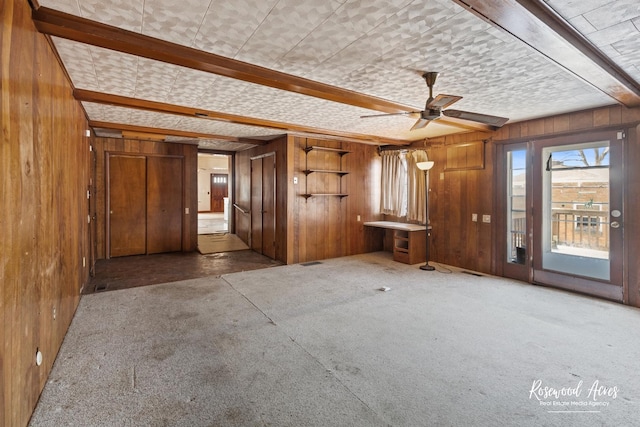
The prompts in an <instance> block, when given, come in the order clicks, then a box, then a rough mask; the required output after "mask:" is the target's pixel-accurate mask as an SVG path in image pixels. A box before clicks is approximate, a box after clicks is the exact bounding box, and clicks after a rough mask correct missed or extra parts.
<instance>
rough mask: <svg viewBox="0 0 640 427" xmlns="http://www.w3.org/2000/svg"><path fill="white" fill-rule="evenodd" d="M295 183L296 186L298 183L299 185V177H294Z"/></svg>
mask: <svg viewBox="0 0 640 427" xmlns="http://www.w3.org/2000/svg"><path fill="white" fill-rule="evenodd" d="M293 183H294V184H297V183H298V177H297V176H294V177H293Z"/></svg>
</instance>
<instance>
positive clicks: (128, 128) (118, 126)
mask: <svg viewBox="0 0 640 427" xmlns="http://www.w3.org/2000/svg"><path fill="white" fill-rule="evenodd" d="M89 126H90V127H92V128H98V129H111V130H119V131H122V132H138V133H148V134H153V135H164V136H176V137H182V138H192V139H219V140H223V141H228V142H237V143H242V144H253V145H264V144H266V143H267V141H261V140H255V139H247V138H236V137H232V136H226V135H216V134H210V133H200V132H188V131H182V130H175V129H162V128H153V127H146V126H136V125H128V124H124V123H112V122H103V121H98V120H90V121H89Z"/></svg>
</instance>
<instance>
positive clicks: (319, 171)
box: [302, 169, 349, 176]
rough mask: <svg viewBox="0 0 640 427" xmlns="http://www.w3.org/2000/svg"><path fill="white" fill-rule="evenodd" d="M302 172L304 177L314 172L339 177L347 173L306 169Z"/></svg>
mask: <svg viewBox="0 0 640 427" xmlns="http://www.w3.org/2000/svg"><path fill="white" fill-rule="evenodd" d="M302 172H304V174H305V175H309V174H310V173H314V172H315V173H335V174H336V175H340V176H344V175H346V174H348V173H349V172H347V171H334V170H323V169H307V170H303V171H302Z"/></svg>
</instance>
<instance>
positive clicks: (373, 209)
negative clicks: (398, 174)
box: [289, 137, 382, 263]
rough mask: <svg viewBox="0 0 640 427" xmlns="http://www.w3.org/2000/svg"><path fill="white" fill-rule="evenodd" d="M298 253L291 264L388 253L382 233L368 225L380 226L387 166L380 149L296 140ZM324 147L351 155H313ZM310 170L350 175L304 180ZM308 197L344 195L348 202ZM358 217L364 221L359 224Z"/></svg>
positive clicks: (294, 204) (315, 175)
mask: <svg viewBox="0 0 640 427" xmlns="http://www.w3.org/2000/svg"><path fill="white" fill-rule="evenodd" d="M292 140H293V141H292V144H291V150H292V160H293V176H294V177H297V178H298V184H296V185H292V189H293V198H292V205H291V211H292V215H293V223H294V229H293V240H294V242H293V248H292V249H293V250H292V253H291V254H290V259H289V262H290V263H299V262H307V261H314V260H322V259H328V258H336V257H341V256H348V255H355V254H360V253H365V252H372V251H376V250H382V234H381V233H380V230H376V229H371V228H369V227H365V226H364V225H363V223H364V222H366V221H379V220H381V219H382V215H381V213H380V180H381V173H382V172H381V171H382V160H381V157H380V156H379V154H378V151H377V147H375V146H371V145H365V144H357V143H353V142H346V141H340V140H330V139H313V138H303V137H292ZM310 146H320V147H329V148H338V149H342V150H345V151H349V153H348V154H345V155H343V156H342V158H340V156H339V155H338V154H336V153H332V152H323V151H311V152H309V153H306V152H305V150H304V149H305V147H310ZM307 169H320V170H339V169H342V170H344V171H347V172H349V173H348V174H347V175H344V176H343V177H342V178H340V177H339V176H338V175H336V174H331V173H311V174H309V175H305V174H304V172H303V171H304V170H307ZM306 193H344V194H347V195H348V196H346V197H343V198H339V197H337V196H327V197H313V196H312V197H309V198H308V199H305V198H304V197H302V196H301V195H302V194H306ZM358 216H360V219H359V220H358Z"/></svg>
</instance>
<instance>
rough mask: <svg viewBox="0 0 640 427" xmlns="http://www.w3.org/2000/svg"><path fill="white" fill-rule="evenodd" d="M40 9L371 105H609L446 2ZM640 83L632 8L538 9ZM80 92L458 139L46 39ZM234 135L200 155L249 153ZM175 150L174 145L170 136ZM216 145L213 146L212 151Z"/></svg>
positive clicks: (75, 4)
mask: <svg viewBox="0 0 640 427" xmlns="http://www.w3.org/2000/svg"><path fill="white" fill-rule="evenodd" d="M39 3H40V5H41V6H44V7H47V8H50V9H54V10H59V11H62V12H66V13H69V14H72V15H76V16H80V17H82V18H85V19H89V20H92V21H97V22H101V23H105V24H108V25H111V26H115V27H119V28H122V29H125V30H129V31H133V32H135V33H140V34H144V35H147V36H151V37H154V38H158V39H162V40H166V41H169V42H172V43H177V44H181V45H184V46H188V47H192V48H196V49H198V50H202V51H206V52H210V53H214V54H217V55H222V56H224V57H227V58H232V59H235V60H238V61H243V62H246V63H250V64H255V65H258V66H261V67H265V68H268V69H271V70H276V71H280V72H284V73H287V74H291V75H295V76H300V77H304V78H307V79H310V80H314V81H318V82H321V83H325V84H328V85H332V86H336V87H339V88H344V89H348V90H351V91H355V92H358V93H362V94H366V95H371V96H375V97H378V98H382V99H385V100H389V101H393V102H396V103H399V104H403V105H406V106H410V107H413V108H415V109H416V110H421V109H423V107H424V103H425V101H426V98H427V97H428V89H427V87H426V85H425V82H424V80H423V79H422V78H421V77H420V73H419V71H439V72H440V75H439V77H438V81H437V82H436V85H435V89H434V92H435V94H438V93H447V94H455V95H460V96H463V99H462V100H460V101H459V102H457V103H456V104H455V106H454V107H451V108H456V109H461V110H467V111H473V112H478V113H485V114H492V115H498V116H503V117H508V118H510V120H511V121H512V122H513V121H519V120H525V119H530V118H536V117H542V116H548V115H553V114H558V113H564V112H569V111H577V110H582V109H587V108H593V107H599V106H603V105H609V104H613V103H615V102H616V101H615V100H614V99H612V98H611V97H610V96H608V95H607V94H605V93H603V92H602V91H601V90H599V89H598V88H596V87H594V86H593V85H591V84H589V83H587V82H585V81H584V80H583V79H581V78H578V77H576V76H575V75H574V74H572V73H570V72H568V71H567V70H566V69H564V68H562V67H560V66H558V65H557V64H556V63H555V62H553V61H551V60H549V59H548V58H547V57H545V56H544V55H542V54H540V53H539V52H537V51H535V50H534V49H532V48H531V47H529V46H528V45H526V44H524V43H522V42H521V41H520V40H518V39H516V38H515V37H513V36H511V35H510V34H508V33H507V32H506V31H504V30H502V29H499V28H497V27H494V26H492V25H491V24H489V23H488V22H486V21H485V20H482V19H480V18H479V17H477V16H476V15H475V14H473V13H471V12H469V11H468V10H467V9H463V8H462V7H461V6H459V5H458V4H457V3H455V2H453V1H451V0H420V1H418V0H416V1H408V0H333V1H331V0H329V1H320V2H319V1H317V0H229V1H216V0H180V1H175V0H40V1H39ZM546 3H547V4H548V5H549V6H550V7H551V8H553V9H554V10H555V11H556V12H557V13H558V14H559V15H560V16H562V17H563V18H564V19H566V20H567V21H568V22H569V23H570V24H571V25H572V26H573V27H574V28H575V29H577V30H578V31H579V32H581V33H582V34H583V35H584V36H585V37H586V38H587V39H588V40H589V41H590V42H591V43H593V45H595V46H596V47H597V48H598V49H599V50H600V51H601V52H602V53H603V54H605V55H606V56H608V57H609V58H610V59H611V60H612V61H613V62H615V63H616V64H617V65H618V66H619V67H621V68H622V69H623V70H624V71H625V72H626V73H628V75H629V76H631V77H632V78H633V79H634V80H635V82H636V83H637V82H638V81H640V50H639V49H638V48H637V46H639V45H640V30H639V29H640V2H638V1H637V0H619V1H591V0H583V1H580V2H569V1H560V0H558V1H555V0H548V1H547V2H546ZM53 41H54V44H55V47H56V49H57V50H58V53H59V55H60V58H61V59H62V62H63V64H64V66H65V68H66V69H67V72H68V74H69V76H70V78H71V80H72V82H73V85H74V86H75V87H76V89H84V90H88V91H93V92H101V93H107V94H112V95H119V96H124V97H130V98H136V99H141V100H148V101H155V102H161V103H166V104H171V105H177V106H183V107H192V108H197V109H203V110H212V111H218V112H224V113H229V114H234V115H238V116H244V117H249V118H253V119H262V120H269V121H275V122H280V123H284V124H292V125H297V126H305V127H308V128H310V129H312V130H313V129H318V130H323V131H324V133H327V132H328V133H331V132H335V133H340V132H343V133H351V134H357V135H370V136H372V137H378V138H390V139H397V140H406V141H414V140H420V139H424V138H427V137H434V136H440V135H445V134H450V133H455V132H460V131H462V129H461V128H458V127H453V126H446V125H443V124H442V123H439V122H434V123H432V124H430V125H429V126H427V127H426V128H425V129H422V130H417V131H409V129H410V128H411V126H412V125H413V123H414V121H415V118H410V117H406V116H389V117H376V118H366V119H362V118H360V116H361V115H368V114H376V113H379V112H377V111H373V110H369V109H365V108H360V107H355V106H351V105H346V104H343V103H339V102H333V101H329V100H325V99H320V98H316V97H311V96H307V95H303V94H299V93H295V92H290V91H284V90H281V89H275V88H272V87H268V86H261V85H259V84H256V83H250V82H246V81H242V80H236V79H233V78H229V77H224V76H219V75H215V74H211V73H207V72H204V71H198V70H194V69H190V68H184V67H181V66H177V65H173V64H168V63H163V62H159V61H155V60H151V59H145V58H141V57H136V56H132V55H129V54H126V53H120V52H117V51H114V50H108V49H105V48H101V47H96V46H91V45H88V44H83V43H80V42H76V41H71V40H66V39H63V38H59V37H53ZM83 105H84V107H85V109H86V111H87V114H88V117H89V119H90V120H91V121H95V122H108V123H113V124H122V125H127V126H134V127H141V128H160V129H173V130H181V131H190V132H198V133H206V134H211V135H220V136H224V137H234V138H260V139H265V138H268V137H270V136H276V135H281V134H282V133H284V132H285V131H284V130H282V129H273V128H267V127H260V126H251V125H247V124H237V123H229V122H224V121H218V120H211V119H202V118H196V117H185V116H179V115H175V114H168V113H159V112H149V111H143V110H138V109H134V108H126V107H122V106H120V107H117V106H110V105H106V104H97V103H92V102H83ZM227 139H228V138H221V139H220V140H219V141H216V139H215V138H211V139H210V140H207V141H206V142H205V140H202V142H201V145H202V146H205V145H208V147H209V148H220V147H224V148H220V149H225V150H234V149H244V148H247V147H248V145H247V144H242V143H239V144H237V145H234V144H233V143H230V142H229V141H228V140H227ZM170 140H172V141H178V140H180V138H179V137H172V138H170ZM216 144H217V145H216Z"/></svg>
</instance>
